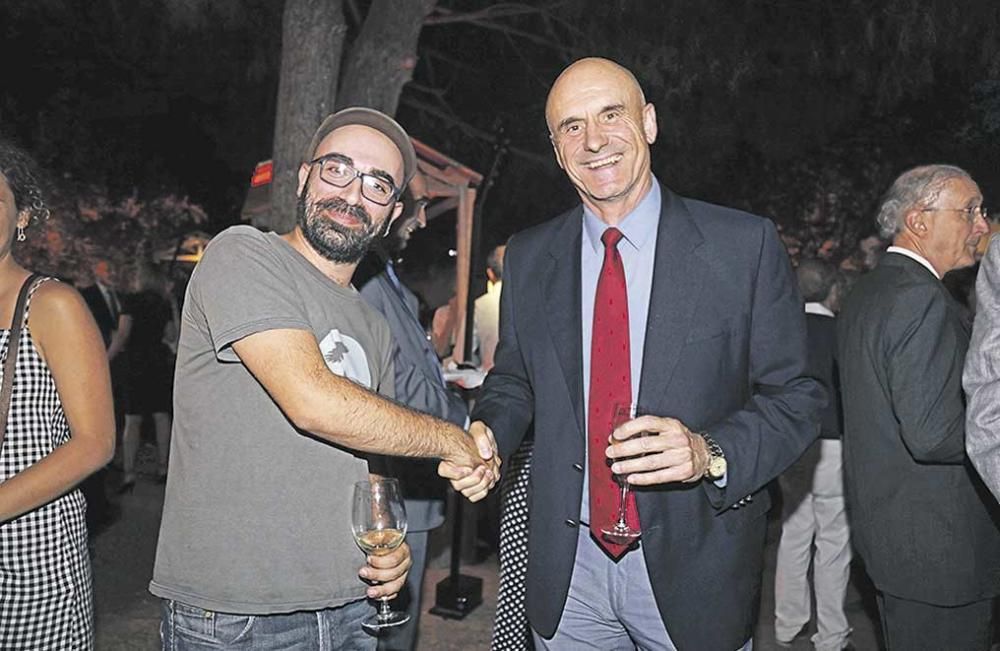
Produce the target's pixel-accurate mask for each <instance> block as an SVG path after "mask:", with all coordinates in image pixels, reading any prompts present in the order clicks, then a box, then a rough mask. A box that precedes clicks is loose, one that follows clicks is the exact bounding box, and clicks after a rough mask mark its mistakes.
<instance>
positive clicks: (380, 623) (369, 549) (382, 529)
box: [351, 478, 410, 633]
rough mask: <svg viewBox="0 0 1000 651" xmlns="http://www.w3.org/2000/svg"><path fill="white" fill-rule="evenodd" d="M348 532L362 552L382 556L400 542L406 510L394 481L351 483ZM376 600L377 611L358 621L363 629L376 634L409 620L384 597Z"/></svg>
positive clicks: (404, 535)
mask: <svg viewBox="0 0 1000 651" xmlns="http://www.w3.org/2000/svg"><path fill="white" fill-rule="evenodd" d="M351 531H352V532H353V534H354V540H356V541H357V543H358V547H360V548H361V549H362V550H363V551H364V552H365V553H366V554H372V555H374V556H383V555H385V554H388V553H390V552H391V551H392V550H394V549H396V548H397V547H399V546H400V545H402V544H403V540H404V539H405V538H406V509H405V508H404V506H403V495H402V492H401V491H400V490H399V482H398V481H397V480H395V479H388V478H382V479H372V480H370V481H359V482H357V483H355V484H354V503H353V508H352V510H351ZM380 602H381V603H380V606H379V612H378V613H377V614H376V615H372V616H371V617H368V618H367V619H365V620H364V621H362V622H361V626H362V627H364V628H365V629H366V630H369V631H372V632H376V633H377V632H378V631H380V630H382V629H383V628H388V627H390V626H399V625H400V624H405V623H406V622H408V621H410V616H409V615H408V614H406V613H404V612H400V611H396V610H392V609H391V608H390V607H389V598H388V597H382V598H381V599H380Z"/></svg>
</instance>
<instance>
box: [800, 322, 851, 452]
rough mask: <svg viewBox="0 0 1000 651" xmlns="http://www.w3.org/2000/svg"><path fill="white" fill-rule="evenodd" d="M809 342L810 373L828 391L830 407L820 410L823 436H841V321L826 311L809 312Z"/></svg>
mask: <svg viewBox="0 0 1000 651" xmlns="http://www.w3.org/2000/svg"><path fill="white" fill-rule="evenodd" d="M806 341H807V342H808V345H809V361H808V363H807V364H806V372H807V374H808V375H809V376H810V377H814V378H816V379H817V380H819V381H820V382H822V383H823V388H824V389H826V394H827V403H826V407H824V408H823V411H822V412H821V413H820V421H819V422H820V436H821V437H823V438H826V439H839V438H840V436H841V433H842V432H843V431H844V425H843V418H842V415H841V413H842V406H841V400H840V378H839V377H838V376H837V320H836V319H835V318H833V317H830V316H826V315H825V314H806Z"/></svg>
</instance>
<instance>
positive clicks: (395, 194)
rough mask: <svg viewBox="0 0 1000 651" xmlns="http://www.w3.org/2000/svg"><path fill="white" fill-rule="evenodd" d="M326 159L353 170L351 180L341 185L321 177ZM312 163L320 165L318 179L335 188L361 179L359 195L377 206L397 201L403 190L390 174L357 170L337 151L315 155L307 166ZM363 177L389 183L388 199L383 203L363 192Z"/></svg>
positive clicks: (346, 157) (347, 158) (348, 159)
mask: <svg viewBox="0 0 1000 651" xmlns="http://www.w3.org/2000/svg"><path fill="white" fill-rule="evenodd" d="M327 161H337V162H339V163H341V164H342V165H344V166H346V167H348V168H350V169H352V170H354V176H353V177H351V180H349V181H348V182H347V183H344V184H343V185H337V184H336V183H333V182H332V181H329V180H327V179H325V178H323V163H326V162H327ZM348 161H350V162H348ZM313 165H319V166H320V168H319V178H320V180H321V181H323V183H326V184H329V185H332V186H333V187H335V188H346V187H348V186H350V185H351V184H352V183H354V181H355V179H361V196H363V197H364V198H365V199H367V200H368V201H371V202H372V203H374V204H377V205H379V206H391V205H392V204H393V203H396V202H398V201H399V196H400V195H401V194H402V193H403V190H402V189H401V188H399V187H397V186H396V180H395V179H393V178H392V176H390V175H389V174H384V175H383V174H371V173H368V172H362V171H361V170H359V169H358V168H356V167H355V166H354V161H352V160H351V158H350V157H349V156H345V155H343V154H338V153H337V152H331V153H329V154H323V155H322V156H317V157H316V158H314V159H312V160H311V161H309V166H310V167H312V166H313ZM365 179H376V180H378V181H381V182H383V183H385V182H388V183H389V185H390V186H391V187H392V194H390V195H389V200H388V201H386V202H385V203H382V202H381V201H378V200H377V199H372V198H371V197H369V196H368V195H367V194H365V187H366V186H365Z"/></svg>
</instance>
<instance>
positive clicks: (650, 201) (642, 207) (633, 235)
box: [583, 176, 660, 255]
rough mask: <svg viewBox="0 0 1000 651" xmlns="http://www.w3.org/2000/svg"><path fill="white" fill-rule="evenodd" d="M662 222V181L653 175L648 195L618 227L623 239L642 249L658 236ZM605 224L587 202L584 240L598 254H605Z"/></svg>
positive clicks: (584, 214)
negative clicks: (657, 228)
mask: <svg viewBox="0 0 1000 651" xmlns="http://www.w3.org/2000/svg"><path fill="white" fill-rule="evenodd" d="M659 223H660V183H659V181H657V180H656V176H653V184H652V186H651V187H650V189H649V192H647V193H646V196H645V197H643V198H642V200H641V201H639V204H638V205H637V206H636V207H635V208H633V209H632V212H630V213H629V214H627V215H625V218H624V219H622V221H621V222H620V223H619V224H618V226H617V228H618V230H620V231H621V232H622V235H623V236H624V237H623V239H624V240H625V241H626V242H628V243H629V244H630V245H631V246H632V248H634V249H635V250H637V251H638V250H639V249H641V248H642V247H643V246H644V245H645V244H646V242H648V241H649V240H650V238H651V237H655V236H656V227H657V225H658V224H659ZM607 228H608V225H607V224H605V223H604V222H602V221H601V220H600V218H598V216H597V215H595V214H594V213H593V212H592V211H591V210H590V208H588V207H587V205H586V204H584V206H583V236H584V240H585V241H586V242H587V243H588V244H589V245H590V246H591V247H592V248H593V249H594V253H596V254H598V255H603V254H604V244H603V243H602V242H601V235H602V234H603V233H604V231H605V230H607Z"/></svg>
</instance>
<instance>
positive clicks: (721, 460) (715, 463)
mask: <svg viewBox="0 0 1000 651" xmlns="http://www.w3.org/2000/svg"><path fill="white" fill-rule="evenodd" d="M708 472H709V474H710V475H712V477H715V478H716V479H718V478H721V477H722V476H723V475H724V474H726V459H725V457H715V458H714V459H712V461H711V463H709V464H708Z"/></svg>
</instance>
